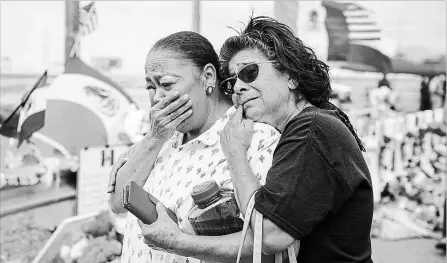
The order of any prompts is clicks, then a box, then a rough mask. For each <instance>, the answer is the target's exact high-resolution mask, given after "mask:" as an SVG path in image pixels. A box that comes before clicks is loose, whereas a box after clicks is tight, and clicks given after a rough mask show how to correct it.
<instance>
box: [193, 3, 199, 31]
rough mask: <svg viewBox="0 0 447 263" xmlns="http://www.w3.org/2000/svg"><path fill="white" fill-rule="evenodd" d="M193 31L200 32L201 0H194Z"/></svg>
mask: <svg viewBox="0 0 447 263" xmlns="http://www.w3.org/2000/svg"><path fill="white" fill-rule="evenodd" d="M192 12H193V14H192V15H193V18H192V31H194V32H196V33H199V34H200V0H193V8H192Z"/></svg>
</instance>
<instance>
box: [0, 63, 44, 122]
mask: <svg viewBox="0 0 447 263" xmlns="http://www.w3.org/2000/svg"><path fill="white" fill-rule="evenodd" d="M46 76H47V70H45V72H44V73H43V74H42V76H40V78H39V79H38V80H37V82H36V84H34V86H33V88H32V89H31V90H30V92H29V93H28V95H27V96H26V98H25V99H24V100H22V101H21V102H20V104H19V106H17V107H16V108H15V109H14V111H13V112H12V113H11V114H10V115H9V116H8V118H6V120H5V121H4V122H2V123H1V124H0V128H1V127H2V126H3V124H5V123H8V121H9V120H11V118H12V117H13V116H14V114H15V113H16V112H17V111H18V110H19V109H20V107H22V106H23V105H25V103H26V102H27V101H28V99H29V98H30V97H31V93H33V91H34V90H35V89H37V88H38V87H39V86H40V85H39V84H40V83H41V82H42V80H43V78H45V77H46Z"/></svg>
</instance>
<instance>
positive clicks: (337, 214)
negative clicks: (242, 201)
mask: <svg viewBox="0 0 447 263" xmlns="http://www.w3.org/2000/svg"><path fill="white" fill-rule="evenodd" d="M373 206H374V201H373V191H372V184H371V177H370V174H369V171H368V167H367V165H366V162H365V160H364V158H363V155H362V152H361V150H360V147H359V146H358V144H357V142H356V140H355V138H354V136H353V135H352V134H351V132H350V131H349V129H348V128H347V127H346V126H345V124H344V123H343V122H342V121H341V119H340V115H339V114H338V112H336V111H332V110H323V109H319V108H315V107H309V108H306V109H304V110H303V111H302V112H301V113H300V114H299V115H298V116H296V117H295V118H294V119H292V120H291V121H290V122H289V123H288V124H287V126H286V128H285V130H284V132H283V134H282V136H281V139H280V141H279V143H278V146H277V147H276V149H275V152H274V155H273V165H272V167H271V168H270V170H269V172H268V174H267V180H266V183H265V185H264V186H263V187H262V188H261V189H260V191H259V192H258V193H257V195H256V202H255V208H256V210H257V211H259V212H260V213H262V214H263V215H264V216H265V217H267V218H269V219H270V220H271V221H272V222H273V223H275V224H276V225H277V226H278V227H280V228H281V229H283V230H284V231H286V232H287V233H289V234H290V235H292V236H293V237H295V238H296V239H299V240H301V249H300V252H299V254H298V262H299V263H314V262H318V263H324V262H331V263H332V262H372V260H371V238H370V231H371V222H372V216H373Z"/></svg>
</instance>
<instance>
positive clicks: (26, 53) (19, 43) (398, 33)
mask: <svg viewBox="0 0 447 263" xmlns="http://www.w3.org/2000/svg"><path fill="white" fill-rule="evenodd" d="M85 3H88V2H84V3H83V4H85ZM359 3H360V4H361V5H363V6H365V7H367V8H369V9H371V10H372V11H373V13H374V14H373V17H374V18H375V19H376V21H377V23H378V24H379V26H380V27H381V29H382V30H383V34H384V36H386V37H389V38H392V39H394V40H395V41H397V43H398V44H399V46H402V47H404V48H411V49H413V50H416V51H417V52H418V54H416V53H415V55H414V56H423V55H432V54H438V53H443V54H445V52H446V11H447V10H446V2H445V1H361V2H359ZM0 4H1V9H0V11H1V15H0V17H1V31H0V33H1V37H0V40H1V43H0V44H1V45H0V46H1V52H0V53H1V56H2V57H5V56H9V57H11V58H12V59H13V63H14V65H13V66H12V68H14V69H19V68H20V69H22V68H23V69H24V70H33V69H36V68H41V67H42V65H43V64H45V65H57V64H60V63H61V61H62V60H63V52H64V51H63V50H64V27H65V21H64V2H62V1H55V2H40V1H33V2H25V1H17V2H15V1H7V2H5V1H1V2H0ZM83 4H82V5H83ZM252 9H254V12H255V14H256V15H270V16H273V2H272V1H203V2H202V5H201V33H202V34H203V35H204V36H205V37H207V38H208V39H210V41H211V42H212V43H213V45H214V46H215V48H216V49H219V46H220V45H221V44H222V42H223V41H224V40H225V39H226V38H227V37H229V36H231V35H233V34H234V33H233V31H232V30H231V29H228V28H227V26H232V27H236V28H241V26H242V24H240V23H239V22H240V21H243V22H245V21H247V19H248V16H249V14H250V13H251V10H252ZM97 10H98V11H97V12H98V20H99V24H98V29H97V30H96V31H95V32H94V33H93V34H92V35H90V36H87V37H85V38H84V39H83V41H82V55H83V56H85V57H91V56H107V57H118V58H123V61H124V67H125V68H126V69H127V70H128V71H141V70H142V65H143V62H144V56H145V54H146V52H147V51H148V50H149V48H150V46H151V45H152V44H153V43H154V42H155V41H156V40H157V39H159V38H161V37H164V36H166V35H168V34H170V33H173V32H176V31H180V30H191V29H192V2H190V1H177V2H174V1H163V2H160V1H147V2H142V1H140V2H130V1H113V2H112V1H108V2H101V1H100V2H97ZM414 47H418V48H417V49H415V48H414ZM416 51H415V52H416ZM37 71H38V72H40V71H41V70H37Z"/></svg>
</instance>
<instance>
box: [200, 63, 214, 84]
mask: <svg viewBox="0 0 447 263" xmlns="http://www.w3.org/2000/svg"><path fill="white" fill-rule="evenodd" d="M202 76H203V79H202V80H203V81H204V84H205V87H210V86H212V87H213V88H214V87H216V80H217V70H216V68H215V67H214V66H213V64H211V63H208V64H206V65H205V67H203V73H202Z"/></svg>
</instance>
